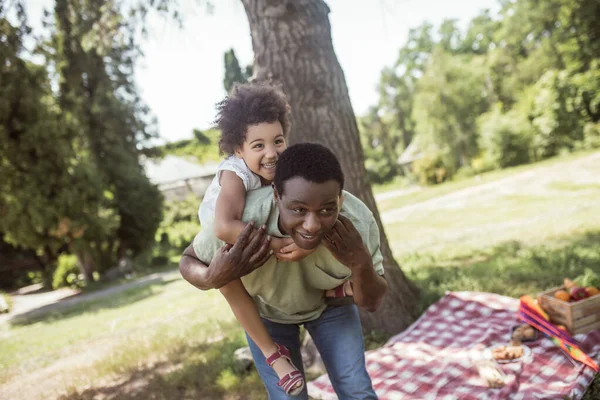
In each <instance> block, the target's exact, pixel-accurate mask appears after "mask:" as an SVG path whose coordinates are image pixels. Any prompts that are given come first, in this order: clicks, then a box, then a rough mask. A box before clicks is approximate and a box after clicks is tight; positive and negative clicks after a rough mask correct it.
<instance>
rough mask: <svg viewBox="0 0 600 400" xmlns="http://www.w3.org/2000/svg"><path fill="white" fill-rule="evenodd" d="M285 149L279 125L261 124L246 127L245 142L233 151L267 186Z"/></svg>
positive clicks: (272, 123)
mask: <svg viewBox="0 0 600 400" xmlns="http://www.w3.org/2000/svg"><path fill="white" fill-rule="evenodd" d="M286 148H287V145H286V143H285V137H284V136H283V129H282V127H281V123H279V121H277V122H270V123H267V122H261V123H260V124H257V125H251V126H249V127H248V130H247V132H246V140H244V144H243V145H242V147H241V148H240V147H238V148H237V149H236V150H235V155H236V156H237V157H238V158H241V159H243V160H244V161H245V163H246V165H247V166H248V168H249V169H250V170H251V171H252V172H254V173H255V174H256V175H258V176H260V177H261V178H262V179H261V181H262V182H263V184H268V183H271V182H272V181H273V178H274V177H275V167H276V165H277V160H278V159H279V154H281V152H283V151H284V150H285V149H286Z"/></svg>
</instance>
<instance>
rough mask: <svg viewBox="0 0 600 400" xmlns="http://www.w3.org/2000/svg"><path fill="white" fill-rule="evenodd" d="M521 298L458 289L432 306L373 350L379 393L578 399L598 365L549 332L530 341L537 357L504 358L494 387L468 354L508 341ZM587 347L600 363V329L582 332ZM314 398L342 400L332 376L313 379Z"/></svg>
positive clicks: (424, 398) (421, 399) (422, 399)
mask: <svg viewBox="0 0 600 400" xmlns="http://www.w3.org/2000/svg"><path fill="white" fill-rule="evenodd" d="M518 306H519V301H518V300H517V299H513V298H510V297H504V296H500V295H497V294H491V293H477V292H452V293H448V294H447V295H446V296H444V297H443V298H442V299H441V300H440V301H438V302H437V303H435V304H433V305H432V306H431V307H429V308H428V309H427V311H425V313H424V314H423V315H422V316H421V318H419V320H418V321H417V322H415V323H414V324H413V325H412V326H411V327H410V328H408V329H407V330H406V331H404V332H402V333H400V334H398V335H396V336H394V337H392V338H391V339H390V340H389V341H388V343H386V344H385V345H384V346H383V347H382V348H380V349H376V350H373V351H370V352H367V355H366V358H367V369H368V371H369V375H370V376H371V379H372V381H373V386H374V388H375V391H376V392H377V394H378V396H379V398H380V399H390V400H394V399H414V400H417V399H418V400H429V399H436V400H437V399H442V400H451V399H464V400H471V399H473V400H475V399H477V400H485V399H489V400H500V399H502V400H504V399H511V400H520V399H524V400H528V399H561V398H563V396H569V398H571V399H580V398H581V397H582V396H583V393H584V392H585V390H586V389H587V387H588V386H589V385H590V383H591V382H592V380H593V378H594V371H593V370H592V369H591V368H590V367H587V366H585V365H584V364H582V363H579V362H577V361H575V363H576V364H577V366H573V364H572V363H571V362H570V361H569V359H567V356H566V355H565V354H563V353H562V351H561V350H560V349H559V348H558V347H557V346H556V345H555V344H553V343H552V342H551V341H550V339H548V338H547V337H545V336H544V335H541V334H540V335H539V338H538V340H536V341H535V342H527V343H525V344H526V345H527V346H528V347H529V348H531V350H532V357H531V358H530V359H529V360H527V361H523V362H515V363H510V364H503V365H502V369H503V371H504V373H505V375H506V376H507V380H506V385H505V386H504V387H503V388H498V389H490V388H488V387H487V384H486V382H485V381H484V380H483V379H482V378H481V377H480V376H479V374H478V372H477V369H476V368H475V367H474V366H473V364H472V362H471V360H470V358H469V355H468V354H469V350H470V349H472V348H474V347H476V346H481V347H487V346H490V345H493V344H497V343H507V342H508V341H509V340H510V337H509V336H510V329H511V327H512V326H513V325H515V324H516V323H518V321H517V318H516V311H517V309H518ZM575 340H576V341H577V342H578V343H579V344H580V347H581V349H582V350H583V351H584V352H586V353H587V354H588V355H589V356H590V357H591V358H593V359H594V360H596V361H598V360H599V354H600V331H594V332H592V333H589V334H586V335H577V336H575ZM308 392H309V394H310V396H311V397H313V398H315V399H322V400H329V399H337V396H336V395H335V392H334V390H333V388H332V387H331V384H330V382H329V379H328V377H327V375H324V376H321V377H320V378H318V379H316V380H315V381H312V382H309V384H308Z"/></svg>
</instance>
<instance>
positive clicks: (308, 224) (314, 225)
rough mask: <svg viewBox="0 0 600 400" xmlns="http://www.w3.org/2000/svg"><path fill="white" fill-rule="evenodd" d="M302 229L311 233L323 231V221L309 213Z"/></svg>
mask: <svg viewBox="0 0 600 400" xmlns="http://www.w3.org/2000/svg"><path fill="white" fill-rule="evenodd" d="M302 228H303V229H304V230H305V231H306V232H309V233H314V232H318V231H319V230H320V229H321V220H320V219H319V217H318V216H317V215H315V214H314V213H308V214H307V215H306V218H305V219H304V223H303V224H302Z"/></svg>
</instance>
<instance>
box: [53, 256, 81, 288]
mask: <svg viewBox="0 0 600 400" xmlns="http://www.w3.org/2000/svg"><path fill="white" fill-rule="evenodd" d="M79 275H80V270H79V261H78V260H77V256H75V255H72V254H63V255H61V256H60V257H58V266H57V267H56V270H55V271H54V275H53V277H52V288H53V289H58V288H60V287H69V286H71V287H81V286H83V283H84V282H83V280H82V279H81V278H80V276H79Z"/></svg>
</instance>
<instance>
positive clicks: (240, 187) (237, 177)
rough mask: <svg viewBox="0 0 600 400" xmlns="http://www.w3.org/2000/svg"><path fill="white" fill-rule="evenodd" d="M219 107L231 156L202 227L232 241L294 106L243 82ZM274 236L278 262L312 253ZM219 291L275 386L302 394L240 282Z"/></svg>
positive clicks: (266, 178) (205, 206) (266, 176)
mask: <svg viewBox="0 0 600 400" xmlns="http://www.w3.org/2000/svg"><path fill="white" fill-rule="evenodd" d="M217 111H218V113H217V120H216V122H217V124H218V127H219V128H220V130H221V137H220V138H219V150H220V151H221V153H225V154H227V155H228V157H227V158H226V159H225V161H223V162H222V163H221V164H220V165H219V168H218V170H217V174H216V176H215V178H214V179H213V181H212V182H211V184H210V186H209V188H208V189H207V191H206V194H205V196H204V199H203V201H202V205H201V206H200V210H199V215H200V221H201V224H202V227H203V229H214V230H215V234H216V236H217V237H218V238H219V239H221V240H223V241H224V242H226V243H234V242H235V241H236V239H237V237H238V236H239V234H240V232H241V231H242V230H243V229H244V227H245V226H246V224H245V223H243V222H242V221H241V218H242V213H243V211H244V205H245V198H246V192H247V191H249V190H253V189H258V188H260V187H261V186H265V185H270V184H271V182H272V181H273V178H274V176H275V168H276V165H277V160H278V158H279V154H280V153H281V152H283V151H284V150H285V149H286V147H287V146H286V137H287V134H288V132H289V130H290V118H289V111H290V108H289V106H288V104H287V100H286V98H285V95H284V94H283V93H282V92H281V91H280V90H278V89H276V88H275V87H273V86H269V85H265V84H244V85H236V86H235V87H234V88H233V90H232V93H231V94H230V95H229V96H228V97H226V98H225V100H223V101H221V102H220V103H219V104H218V105H217ZM270 240H271V250H272V251H273V253H274V254H275V256H276V257H277V258H278V259H280V260H290V261H295V260H299V259H301V258H303V257H305V256H306V255H307V254H309V253H310V252H309V251H306V250H302V249H300V248H298V247H297V246H296V245H295V244H294V243H293V241H292V239H290V238H287V239H283V238H276V237H271V238H270ZM220 290H221V293H222V294H223V296H225V298H226V299H227V302H228V303H229V305H230V307H231V309H232V310H233V313H234V314H235V316H236V318H237V320H238V321H239V322H240V324H241V325H242V327H243V328H244V330H245V331H246V333H247V334H248V336H250V338H252V340H253V341H254V342H255V343H256V345H257V346H258V347H259V348H260V349H261V351H262V353H263V354H264V356H265V358H266V361H267V363H268V364H269V365H270V366H271V367H272V368H273V369H274V370H275V372H276V373H277V376H279V378H280V380H279V382H278V384H277V385H278V386H280V387H281V388H282V389H283V390H284V391H285V392H286V393H287V394H289V395H292V396H296V395H298V394H300V393H301V392H302V389H303V388H304V377H303V376H302V373H301V372H300V371H299V370H298V368H296V366H295V365H294V364H293V363H292V360H291V356H290V353H289V350H288V349H287V348H286V347H285V346H282V345H278V344H277V343H275V342H273V340H272V338H271V336H270V335H269V333H268V331H267V329H266V328H265V326H264V324H263V323H262V320H261V319H260V315H259V313H258V309H257V307H256V304H255V303H254V300H252V298H251V297H250V295H249V294H248V292H247V291H246V289H245V288H244V286H243V284H242V282H241V281H240V280H239V279H238V280H236V281H233V282H231V283H229V284H227V285H226V286H224V287H222V288H221V289H220Z"/></svg>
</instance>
